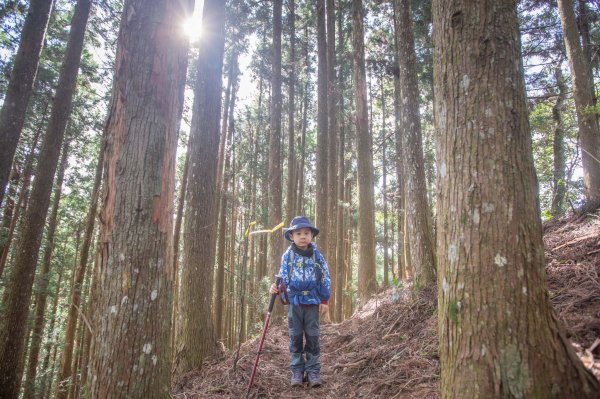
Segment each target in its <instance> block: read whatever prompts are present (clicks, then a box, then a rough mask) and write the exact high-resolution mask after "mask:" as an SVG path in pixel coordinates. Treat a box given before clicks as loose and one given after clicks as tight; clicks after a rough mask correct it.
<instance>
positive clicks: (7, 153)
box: [0, 0, 60, 205]
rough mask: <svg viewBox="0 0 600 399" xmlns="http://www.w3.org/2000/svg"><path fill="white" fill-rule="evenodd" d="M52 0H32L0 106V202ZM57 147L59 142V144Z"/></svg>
mask: <svg viewBox="0 0 600 399" xmlns="http://www.w3.org/2000/svg"><path fill="white" fill-rule="evenodd" d="M52 3H53V0H32V1H30V3H29V9H28V10H27V17H26V18H25V24H24V25H23V31H22V32H21V40H20V43H19V49H18V50H17V55H16V57H15V61H14V66H13V69H12V71H11V73H10V78H9V81H8V87H7V89H6V93H5V95H4V103H3V104H2V109H1V110H0V205H2V198H3V196H4V190H6V184H7V183H8V177H9V175H10V170H11V165H12V161H13V157H14V155H15V151H16V150H17V144H18V142H19V138H20V137H21V131H22V130H23V123H24V122H25V113H26V111H27V105H28V104H29V97H30V96H31V92H32V91H33V82H34V81H35V75H36V73H37V67H38V63H39V60H40V53H41V52H42V46H43V44H44V36H45V35H46V28H47V27H48V20H49V18H50V11H51V10H52ZM59 148H60V145H59Z"/></svg>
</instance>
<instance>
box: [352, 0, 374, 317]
mask: <svg viewBox="0 0 600 399" xmlns="http://www.w3.org/2000/svg"><path fill="white" fill-rule="evenodd" d="M363 20H364V15H363V3H362V0H352V49H353V54H354V55H353V58H354V86H355V87H354V101H355V102H356V142H357V151H356V152H357V157H358V209H360V212H359V217H358V299H359V303H360V304H361V305H363V304H365V303H366V302H367V300H368V299H369V297H370V296H371V295H373V294H374V293H375V291H377V280H376V279H375V278H376V276H375V211H374V198H373V196H374V194H373V148H372V147H373V144H372V142H373V138H372V137H371V135H370V132H369V127H368V125H367V124H368V114H367V83H366V74H365V48H364V28H363Z"/></svg>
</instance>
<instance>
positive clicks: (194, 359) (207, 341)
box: [175, 0, 225, 374]
mask: <svg viewBox="0 0 600 399" xmlns="http://www.w3.org/2000/svg"><path fill="white" fill-rule="evenodd" d="M202 28H203V35H202V41H201V43H200V53H199V55H198V60H197V67H196V70H197V75H196V86H195V88H194V105H193V114H192V126H191V132H190V144H189V145H190V155H189V157H190V170H189V175H188V189H187V193H186V199H185V202H186V204H187V206H186V215H188V217H186V218H185V222H184V226H183V261H182V266H181V282H182V283H181V288H180V290H179V292H180V298H179V310H178V311H179V313H180V314H182V315H185V317H182V318H181V319H179V323H178V325H177V326H176V327H177V330H178V332H177V343H176V350H177V353H176V354H175V365H176V372H177V373H178V374H180V373H184V372H187V371H190V370H192V369H195V368H199V367H200V365H201V364H202V361H203V360H204V359H206V358H207V357H209V356H212V355H214V354H215V353H216V350H217V346H216V343H217V341H216V337H215V331H214V326H213V320H212V300H213V298H212V297H213V281H214V278H213V277H214V273H213V267H214V264H215V245H216V228H215V223H216V220H217V203H216V198H217V180H216V179H217V167H218V159H217V157H218V151H219V118H220V115H221V92H222V90H221V84H222V80H223V78H222V69H223V53H224V43H225V38H224V30H225V4H224V2H222V1H220V0H207V1H205V2H204V11H203V15H202ZM192 215H193V216H192Z"/></svg>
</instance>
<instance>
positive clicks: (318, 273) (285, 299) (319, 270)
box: [277, 249, 323, 305]
mask: <svg viewBox="0 0 600 399" xmlns="http://www.w3.org/2000/svg"><path fill="white" fill-rule="evenodd" d="M315 252H316V249H315V251H314V252H313V255H312V260H313V264H314V267H315V277H316V280H317V284H321V281H323V267H322V266H321V264H320V263H319V262H317V256H316V254H315ZM292 256H294V251H290V253H289V255H288V262H287V264H288V267H287V271H288V281H292V272H293V267H294V261H293V259H292ZM290 264H291V266H290ZM277 288H278V290H279V300H280V301H281V303H282V304H283V305H288V304H289V303H290V299H289V296H288V293H287V287H286V286H285V283H284V282H283V280H282V281H281V283H280V284H279V287H277Z"/></svg>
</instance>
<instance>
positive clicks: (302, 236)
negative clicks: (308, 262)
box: [291, 227, 312, 249]
mask: <svg viewBox="0 0 600 399" xmlns="http://www.w3.org/2000/svg"><path fill="white" fill-rule="evenodd" d="M291 236H292V241H294V244H296V246H297V247H298V248H302V249H305V248H306V247H308V244H310V242H311V241H312V230H311V229H309V228H308V227H303V228H301V229H298V230H294V231H292V234H291Z"/></svg>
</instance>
